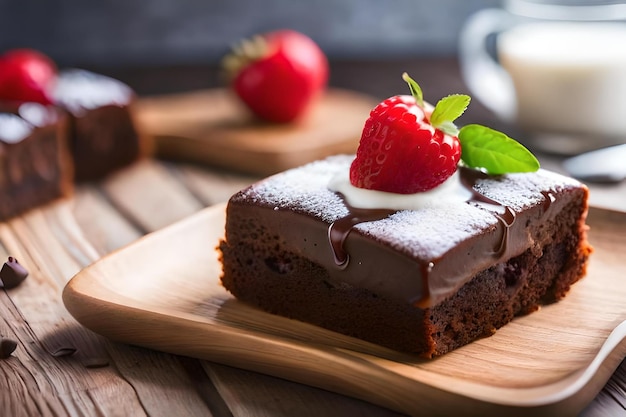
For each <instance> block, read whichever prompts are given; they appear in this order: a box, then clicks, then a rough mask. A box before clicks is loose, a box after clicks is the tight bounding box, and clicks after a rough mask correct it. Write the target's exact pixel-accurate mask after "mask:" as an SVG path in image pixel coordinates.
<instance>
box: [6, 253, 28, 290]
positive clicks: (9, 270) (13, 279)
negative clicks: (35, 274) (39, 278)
mask: <svg viewBox="0 0 626 417" xmlns="http://www.w3.org/2000/svg"><path fill="white" fill-rule="evenodd" d="M27 276H28V271H27V270H26V268H24V267H23V266H22V265H21V264H20V263H19V262H18V261H17V259H15V258H14V257H12V256H9V260H8V261H6V262H5V263H4V265H2V269H0V281H1V284H2V286H3V287H4V288H13V287H17V286H18V285H20V284H21V283H22V281H24V280H25V279H26V277H27Z"/></svg>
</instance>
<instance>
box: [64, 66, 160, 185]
mask: <svg viewBox="0 0 626 417" xmlns="http://www.w3.org/2000/svg"><path fill="white" fill-rule="evenodd" d="M52 98H53V101H54V103H55V104H56V105H57V106H59V107H61V108H62V109H64V110H66V111H67V112H68V116H69V117H68V124H69V126H68V142H69V146H70V150H71V153H72V157H73V161H74V165H75V178H76V180H77V181H86V180H97V179H100V178H103V177H104V176H106V175H108V174H110V173H111V172H114V171H116V170H118V169H120V168H122V167H125V166H128V165H130V164H132V163H133V162H135V161H137V160H139V159H140V158H142V157H144V156H146V155H147V154H149V153H150V152H151V145H150V141H149V139H148V138H147V137H146V136H145V135H143V134H142V133H141V130H140V129H139V128H138V125H137V122H136V120H135V117H134V113H133V106H134V101H135V99H136V96H135V93H134V92H133V90H132V89H131V88H130V87H129V86H127V85H126V84H124V83H122V82H121V81H118V80H116V79H114V78H111V77H107V76H104V75H100V74H96V73H93V72H90V71H85V70H80V69H67V70H63V71H61V72H59V74H58V77H57V80H56V83H55V88H54V89H53V92H52Z"/></svg>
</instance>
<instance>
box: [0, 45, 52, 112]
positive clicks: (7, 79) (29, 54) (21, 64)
mask: <svg viewBox="0 0 626 417" xmlns="http://www.w3.org/2000/svg"><path fill="white" fill-rule="evenodd" d="M56 75H57V68H56V65H55V64H54V62H53V61H52V60H51V59H50V58H48V57H47V56H46V55H44V54H42V53H40V52H37V51H35V50H32V49H13V50H10V51H7V52H6V53H4V54H3V55H2V56H0V99H1V100H6V101H11V102H16V103H24V102H35V103H41V104H51V102H52V101H51V100H50V97H49V96H48V91H50V86H51V84H52V83H53V82H54V81H55V79H56Z"/></svg>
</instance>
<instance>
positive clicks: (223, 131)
mask: <svg viewBox="0 0 626 417" xmlns="http://www.w3.org/2000/svg"><path fill="white" fill-rule="evenodd" d="M376 104H377V101H376V100H374V99H373V98H371V97H369V96H366V95H364V94H360V93H356V92H353V91H347V90H340V89H328V90H327V91H326V92H325V94H324V95H323V96H322V97H321V98H320V99H319V100H318V102H316V103H315V105H314V106H312V108H311V109H310V111H308V112H307V113H306V114H305V116H303V117H302V118H301V119H300V120H297V121H296V122H293V123H287V124H274V123H264V122H261V121H259V120H257V119H255V118H254V117H252V115H251V114H250V113H249V112H248V111H247V110H246V109H245V108H244V106H243V105H242V104H241V103H240V102H239V101H238V99H237V98H236V97H235V96H234V94H233V93H232V92H230V90H227V89H208V90H201V91H194V92H188V93H178V94H169V95H164V96H156V97H144V98H141V99H140V100H139V101H138V103H137V106H136V108H137V112H136V114H137V119H138V122H139V123H140V124H141V126H142V127H143V129H144V130H145V131H146V133H148V134H149V135H151V136H153V137H154V138H155V147H156V152H157V154H158V156H160V157H163V158H168V159H173V160H182V161H188V162H199V163H204V164H210V165H214V166H219V167H223V168H229V169H235V170H238V171H241V172H245V173H249V174H257V175H269V174H274V173H276V172H279V171H284V170H285V169H288V168H293V167H295V166H299V165H302V164H304V163H307V162H311V161H313V160H316V159H321V158H323V157H326V156H329V155H333V154H337V153H354V152H355V151H356V148H357V146H358V143H359V139H360V137H361V132H362V130H363V124H364V123H365V120H366V119H367V117H368V116H369V113H370V111H371V110H372V109H373V108H374V106H375V105H376Z"/></svg>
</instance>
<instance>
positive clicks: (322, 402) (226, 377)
mask: <svg viewBox="0 0 626 417" xmlns="http://www.w3.org/2000/svg"><path fill="white" fill-rule="evenodd" d="M205 370H206V372H207V373H208V374H209V375H210V377H211V379H212V380H213V381H215V384H216V386H217V389H218V390H219V392H220V394H221V396H222V397H223V398H224V400H225V401H226V403H227V404H228V405H229V407H230V409H231V410H232V411H233V414H234V415H236V416H240V417H270V416H271V417H292V416H298V417H318V416H377V417H400V416H402V415H403V414H399V413H397V412H394V411H391V410H388V409H385V408H382V407H378V406H376V405H374V404H370V403H366V402H364V401H361V400H357V399H355V398H348V397H344V396H341V395H339V394H335V393H332V392H328V391H324V390H321V389H319V388H313V387H307V386H305V385H301V384H297V383H294V382H290V381H287V380H284V379H280V378H275V377H271V376H268V375H263V374H259V373H256V372H250V371H246V370H243V369H237V368H231V367H228V366H223V365H213V366H211V367H206V368H205Z"/></svg>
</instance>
